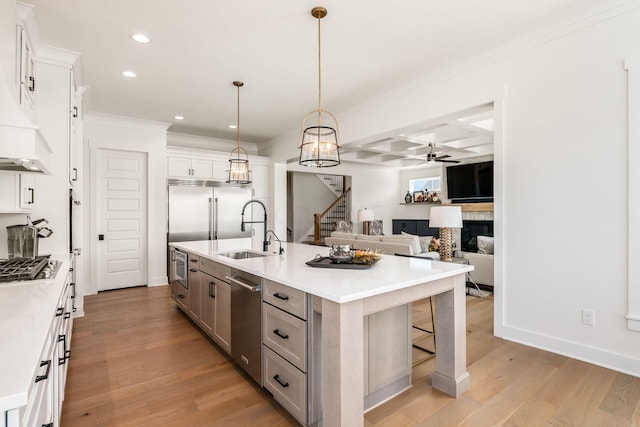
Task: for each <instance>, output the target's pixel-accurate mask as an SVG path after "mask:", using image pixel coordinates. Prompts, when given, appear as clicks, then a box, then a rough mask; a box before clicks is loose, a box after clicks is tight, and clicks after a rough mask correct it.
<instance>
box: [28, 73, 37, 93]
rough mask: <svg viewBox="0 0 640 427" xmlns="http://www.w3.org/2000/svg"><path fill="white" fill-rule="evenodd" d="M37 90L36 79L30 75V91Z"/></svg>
mask: <svg viewBox="0 0 640 427" xmlns="http://www.w3.org/2000/svg"><path fill="white" fill-rule="evenodd" d="M35 90H36V79H34V78H33V77H32V76H29V92H34V91H35Z"/></svg>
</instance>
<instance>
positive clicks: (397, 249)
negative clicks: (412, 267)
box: [324, 231, 440, 260]
mask: <svg viewBox="0 0 640 427" xmlns="http://www.w3.org/2000/svg"><path fill="white" fill-rule="evenodd" d="M430 241H431V236H421V237H418V236H414V235H412V234H392V235H390V236H377V235H368V234H354V233H345V232H341V231H333V232H331V236H329V237H325V239H324V242H325V244H326V245H328V246H333V245H349V246H351V249H371V250H374V251H375V250H377V251H378V252H380V253H384V254H388V255H394V254H400V255H412V256H419V257H423V258H431V259H436V260H437V259H440V254H438V252H429V251H428V246H429V242H430Z"/></svg>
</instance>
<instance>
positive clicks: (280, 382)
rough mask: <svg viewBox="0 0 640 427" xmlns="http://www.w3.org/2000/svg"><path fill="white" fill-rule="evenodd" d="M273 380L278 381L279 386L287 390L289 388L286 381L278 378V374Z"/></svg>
mask: <svg viewBox="0 0 640 427" xmlns="http://www.w3.org/2000/svg"><path fill="white" fill-rule="evenodd" d="M273 379H274V380H276V381H277V382H278V384H280V385H281V386H282V387H283V388H287V387H289V383H285V382H284V381H282V380H281V379H280V377H279V376H278V374H276V375H275V376H274V377H273Z"/></svg>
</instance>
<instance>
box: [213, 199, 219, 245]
mask: <svg viewBox="0 0 640 427" xmlns="http://www.w3.org/2000/svg"><path fill="white" fill-rule="evenodd" d="M213 240H218V198H217V197H216V198H214V199H213Z"/></svg>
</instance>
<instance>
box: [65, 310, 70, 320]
mask: <svg viewBox="0 0 640 427" xmlns="http://www.w3.org/2000/svg"><path fill="white" fill-rule="evenodd" d="M64 318H65V319H69V318H71V313H70V312H68V311H67V312H66V313H65V314H64Z"/></svg>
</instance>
